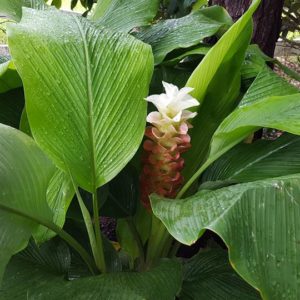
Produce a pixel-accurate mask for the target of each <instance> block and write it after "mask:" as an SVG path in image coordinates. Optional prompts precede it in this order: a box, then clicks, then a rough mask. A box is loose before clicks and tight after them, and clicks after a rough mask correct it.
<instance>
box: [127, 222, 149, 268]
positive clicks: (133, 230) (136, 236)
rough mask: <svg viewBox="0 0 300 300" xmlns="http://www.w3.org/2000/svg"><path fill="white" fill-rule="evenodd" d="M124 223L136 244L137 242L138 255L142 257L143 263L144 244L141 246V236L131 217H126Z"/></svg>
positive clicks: (143, 261)
mask: <svg viewBox="0 0 300 300" xmlns="http://www.w3.org/2000/svg"><path fill="white" fill-rule="evenodd" d="M126 223H127V225H128V227H129V230H130V232H131V233H132V235H133V237H134V239H135V241H136V244H137V247H138V250H139V255H140V258H141V259H142V264H144V263H145V252H144V246H143V242H142V240H141V237H140V235H139V233H138V231H137V229H136V227H135V224H134V222H133V220H132V218H127V219H126Z"/></svg>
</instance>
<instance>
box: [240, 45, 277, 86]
mask: <svg viewBox="0 0 300 300" xmlns="http://www.w3.org/2000/svg"><path fill="white" fill-rule="evenodd" d="M271 61H272V58H270V57H268V56H267V55H265V54H264V53H263V52H262V51H261V50H260V48H259V46H258V45H256V44H252V45H250V46H249V47H248V49H247V51H246V57H245V61H244V63H243V65H242V70H241V72H242V78H243V79H244V80H247V79H251V78H255V77H256V76H257V75H258V73H259V72H260V71H261V70H262V68H263V67H266V62H271Z"/></svg>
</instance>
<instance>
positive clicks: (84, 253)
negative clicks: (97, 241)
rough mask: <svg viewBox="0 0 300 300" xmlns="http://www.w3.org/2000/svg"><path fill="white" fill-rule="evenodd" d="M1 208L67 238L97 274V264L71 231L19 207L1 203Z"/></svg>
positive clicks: (64, 238) (90, 268)
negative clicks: (22, 210) (20, 209)
mask: <svg viewBox="0 0 300 300" xmlns="http://www.w3.org/2000/svg"><path fill="white" fill-rule="evenodd" d="M0 209H2V210H5V211H7V212H9V213H13V214H16V215H19V216H21V217H24V218H26V219H29V220H31V221H33V222H35V223H38V224H40V225H43V226H45V227H47V228H48V229H50V230H52V231H53V232H55V233H56V234H57V235H59V236H60V237H61V238H62V239H63V240H65V241H66V242H67V243H68V244H69V245H70V246H71V247H72V248H73V249H74V250H76V251H77V252H78V254H79V255H80V257H81V258H82V260H83V261H84V262H85V263H86V265H87V266H88V268H89V270H90V272H91V273H92V274H93V275H95V270H96V266H95V264H94V261H93V259H92V258H91V256H90V255H89V254H88V252H87V251H86V250H85V249H84V248H83V247H82V246H81V245H80V244H79V243H78V242H77V241H76V240H75V239H74V238H73V237H72V236H71V235H70V234H69V233H67V232H66V231H64V230H63V229H61V228H60V227H59V226H57V225H56V224H54V223H53V222H50V221H45V220H42V219H40V218H38V217H35V216H32V215H30V214H28V213H24V212H21V211H19V210H17V209H14V208H11V207H6V206H4V205H2V204H0Z"/></svg>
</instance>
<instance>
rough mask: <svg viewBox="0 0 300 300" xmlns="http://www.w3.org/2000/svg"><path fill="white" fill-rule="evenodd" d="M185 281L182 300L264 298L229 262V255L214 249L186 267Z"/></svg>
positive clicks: (195, 258) (185, 265)
mask: <svg viewBox="0 0 300 300" xmlns="http://www.w3.org/2000/svg"><path fill="white" fill-rule="evenodd" d="M183 274H184V280H183V285H182V289H181V293H180V297H179V299H180V300H185V299H186V300H187V299H193V300H202V299H218V300H225V299H230V300H241V299H243V300H250V299H251V300H254V299H261V298H260V297H259V295H258V293H257V291H255V290H254V289H253V288H251V287H250V286H249V285H248V284H247V283H246V282H245V281H243V280H242V279H241V278H240V277H239V276H238V275H237V274H236V273H235V272H234V270H233V269H232V268H231V266H230V265H229V263H228V258H227V252H226V251H224V250H221V249H211V250H208V251H206V252H199V253H198V254H197V255H195V256H194V257H192V258H191V259H189V260H188V261H186V262H185V264H184V265H183Z"/></svg>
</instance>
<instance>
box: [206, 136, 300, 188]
mask: <svg viewBox="0 0 300 300" xmlns="http://www.w3.org/2000/svg"><path fill="white" fill-rule="evenodd" d="M299 149H300V137H299V136H294V135H289V134H284V135H283V136H282V137H280V138H278V139H277V140H275V141H266V140H258V141H256V142H255V143H253V144H240V145H237V146H236V147H234V148H233V149H232V150H230V151H228V152H227V153H226V154H224V155H223V156H222V157H221V158H220V159H219V160H217V161H216V162H215V163H213V164H212V165H211V166H210V167H209V168H208V169H207V171H206V172H205V173H204V174H203V176H202V181H203V182H205V181H217V180H226V181H231V182H248V181H255V180H260V179H267V178H271V177H279V176H284V175H289V174H295V173H297V172H299V171H300V150H299Z"/></svg>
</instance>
